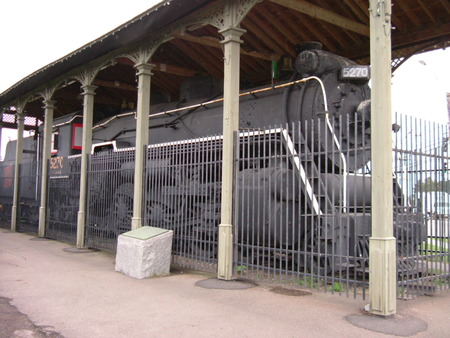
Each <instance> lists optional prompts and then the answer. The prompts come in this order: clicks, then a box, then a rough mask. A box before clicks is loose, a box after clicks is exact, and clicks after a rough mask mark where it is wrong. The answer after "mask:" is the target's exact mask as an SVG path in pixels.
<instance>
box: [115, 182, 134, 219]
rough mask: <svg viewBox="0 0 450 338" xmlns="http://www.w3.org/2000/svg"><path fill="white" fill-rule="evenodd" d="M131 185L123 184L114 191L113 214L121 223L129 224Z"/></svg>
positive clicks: (132, 192)
mask: <svg viewBox="0 0 450 338" xmlns="http://www.w3.org/2000/svg"><path fill="white" fill-rule="evenodd" d="M133 194H134V190H133V185H132V184H129V183H127V184H123V185H121V186H119V187H118V188H117V190H116V191H115V192H114V214H115V216H116V217H117V219H118V220H119V222H120V223H121V224H122V223H123V224H131V217H133Z"/></svg>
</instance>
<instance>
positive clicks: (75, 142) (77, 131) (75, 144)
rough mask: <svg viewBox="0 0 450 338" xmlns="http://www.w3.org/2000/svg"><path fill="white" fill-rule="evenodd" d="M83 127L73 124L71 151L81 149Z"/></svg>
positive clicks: (79, 124)
mask: <svg viewBox="0 0 450 338" xmlns="http://www.w3.org/2000/svg"><path fill="white" fill-rule="evenodd" d="M82 142H83V125H82V124H81V123H74V124H73V129H72V149H81V145H82V144H83V143H82Z"/></svg>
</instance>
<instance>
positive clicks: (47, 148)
mask: <svg viewBox="0 0 450 338" xmlns="http://www.w3.org/2000/svg"><path fill="white" fill-rule="evenodd" d="M50 97H51V95H49V96H48V97H47V98H45V99H44V109H45V121H44V140H43V146H42V171H41V205H40V207H39V228H38V237H44V235H45V219H46V210H47V172H48V160H49V159H50V156H51V140H52V126H53V112H54V110H55V103H56V101H52V100H50Z"/></svg>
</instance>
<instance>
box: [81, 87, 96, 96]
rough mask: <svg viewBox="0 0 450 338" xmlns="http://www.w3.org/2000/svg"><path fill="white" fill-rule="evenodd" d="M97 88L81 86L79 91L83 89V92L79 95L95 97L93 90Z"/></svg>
mask: <svg viewBox="0 0 450 338" xmlns="http://www.w3.org/2000/svg"><path fill="white" fill-rule="evenodd" d="M97 88H98V87H97V86H94V85H85V86H81V89H83V92H82V93H81V95H95V90H96V89H97Z"/></svg>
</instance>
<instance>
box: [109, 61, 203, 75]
mask: <svg viewBox="0 0 450 338" xmlns="http://www.w3.org/2000/svg"><path fill="white" fill-rule="evenodd" d="M116 61H117V62H118V63H120V64H123V65H129V66H134V62H133V61H131V60H130V59H127V58H119V59H117V60H116ZM151 63H152V64H153V65H155V68H153V71H156V72H164V73H168V74H173V75H178V76H185V77H191V76H194V75H195V74H197V73H198V71H196V70H192V69H186V68H183V67H180V66H175V65H168V64H166V63H161V62H151Z"/></svg>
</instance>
